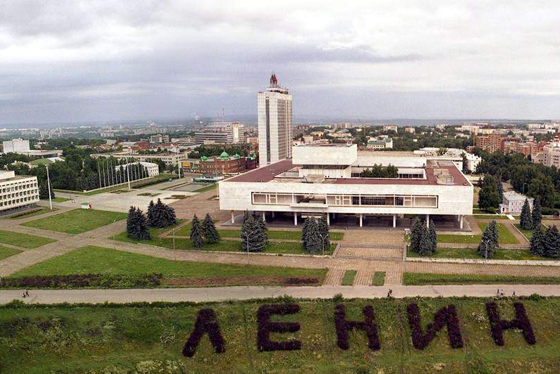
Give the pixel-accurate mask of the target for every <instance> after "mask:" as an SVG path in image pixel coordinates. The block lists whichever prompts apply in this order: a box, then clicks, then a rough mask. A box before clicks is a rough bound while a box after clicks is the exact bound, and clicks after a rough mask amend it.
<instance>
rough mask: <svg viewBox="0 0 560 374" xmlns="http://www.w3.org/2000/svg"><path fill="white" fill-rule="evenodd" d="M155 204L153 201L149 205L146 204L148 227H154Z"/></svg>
mask: <svg viewBox="0 0 560 374" xmlns="http://www.w3.org/2000/svg"><path fill="white" fill-rule="evenodd" d="M154 210H155V204H154V201H153V200H151V201H150V204H148V212H147V217H148V226H151V227H156V225H155V216H154V214H155V211H154Z"/></svg>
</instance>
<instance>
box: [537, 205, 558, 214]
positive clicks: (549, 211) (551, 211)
mask: <svg viewBox="0 0 560 374" xmlns="http://www.w3.org/2000/svg"><path fill="white" fill-rule="evenodd" d="M541 211H542V214H543V215H545V216H557V215H559V214H558V210H556V209H553V208H548V207H542V208H541Z"/></svg>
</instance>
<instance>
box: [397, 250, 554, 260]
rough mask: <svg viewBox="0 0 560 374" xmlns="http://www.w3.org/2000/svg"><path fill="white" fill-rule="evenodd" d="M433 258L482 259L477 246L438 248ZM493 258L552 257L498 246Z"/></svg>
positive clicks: (534, 258) (413, 255)
mask: <svg viewBox="0 0 560 374" xmlns="http://www.w3.org/2000/svg"><path fill="white" fill-rule="evenodd" d="M407 256H408V257H420V256H419V255H418V253H414V252H411V251H409V252H408V254H407ZM430 257H432V258H469V259H476V260H481V259H483V258H482V257H480V255H479V254H478V252H477V251H476V248H438V250H437V252H436V254H435V255H433V256H430ZM492 260H517V261H519V260H537V261H550V260H554V259H552V258H547V257H540V256H536V255H534V254H532V253H531V252H530V251H529V250H528V249H505V248H498V250H497V251H496V252H495V253H494V257H493V258H492Z"/></svg>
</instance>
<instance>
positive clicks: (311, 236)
mask: <svg viewBox="0 0 560 374" xmlns="http://www.w3.org/2000/svg"><path fill="white" fill-rule="evenodd" d="M301 241H302V244H303V249H304V250H305V251H306V252H307V253H311V254H319V253H321V254H323V253H325V250H328V249H329V248H330V246H331V242H330V239H329V225H328V224H327V220H326V218H325V217H324V216H323V217H321V218H320V219H319V220H316V219H315V218H313V217H308V218H306V220H305V222H304V223H303V228H302V230H301Z"/></svg>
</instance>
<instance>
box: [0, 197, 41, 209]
mask: <svg viewBox="0 0 560 374" xmlns="http://www.w3.org/2000/svg"><path fill="white" fill-rule="evenodd" d="M37 200H39V196H38V195H35V196H27V197H22V198H19V199H15V200H8V201H0V207H9V206H16V205H20V204H22V203H31V202H33V201H37Z"/></svg>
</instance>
